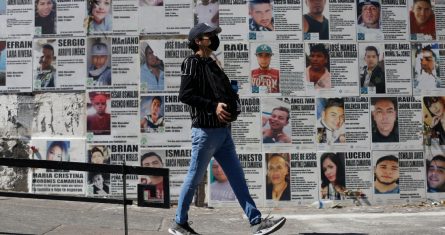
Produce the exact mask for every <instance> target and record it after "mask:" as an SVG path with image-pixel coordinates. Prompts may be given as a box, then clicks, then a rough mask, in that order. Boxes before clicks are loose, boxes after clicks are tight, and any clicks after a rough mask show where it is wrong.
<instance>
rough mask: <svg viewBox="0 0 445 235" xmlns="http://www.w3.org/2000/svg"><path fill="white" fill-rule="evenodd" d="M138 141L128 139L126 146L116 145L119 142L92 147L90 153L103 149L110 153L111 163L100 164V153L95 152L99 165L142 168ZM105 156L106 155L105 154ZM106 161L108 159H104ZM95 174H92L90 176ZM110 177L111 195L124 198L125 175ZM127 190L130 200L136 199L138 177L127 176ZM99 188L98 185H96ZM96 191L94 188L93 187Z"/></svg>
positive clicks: (111, 175) (112, 175)
mask: <svg viewBox="0 0 445 235" xmlns="http://www.w3.org/2000/svg"><path fill="white" fill-rule="evenodd" d="M137 142H138V141H137V139H136V138H133V139H128V141H127V143H126V144H116V143H118V141H116V142H115V143H113V144H111V145H105V146H104V145H90V150H89V152H92V151H93V149H94V148H95V147H96V148H99V149H100V147H102V148H103V149H104V150H107V151H108V154H109V160H108V161H109V162H107V160H104V161H103V163H100V162H101V160H100V153H99V152H95V153H94V154H95V155H97V158H96V159H99V160H96V161H97V162H98V164H111V165H122V164H124V163H125V165H129V166H140V165H139V144H138V143H137ZM104 155H105V153H104ZM91 157H93V154H91ZM104 159H106V158H104ZM91 161H94V158H93V159H91ZM91 174H93V173H92V172H90V175H91ZM109 175H110V185H109V186H110V187H109V189H110V190H109V195H111V196H112V197H117V198H121V197H122V196H123V185H124V181H123V175H122V174H109ZM125 180H126V187H127V188H126V190H127V194H128V195H127V196H128V197H130V198H136V197H137V196H136V194H137V184H138V175H126V179H125ZM94 186H96V187H97V185H94ZM93 189H94V187H93ZM88 192H89V194H91V187H89V191H88ZM94 192H97V190H96V191H95V190H93V194H95V193H94Z"/></svg>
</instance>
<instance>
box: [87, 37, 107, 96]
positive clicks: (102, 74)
mask: <svg viewBox="0 0 445 235" xmlns="http://www.w3.org/2000/svg"><path fill="white" fill-rule="evenodd" d="M86 50H87V63H86V69H87V71H86V72H85V75H86V76H87V79H86V86H87V88H88V89H93V88H94V89H101V88H109V87H110V86H111V84H112V78H113V76H112V70H111V69H112V67H111V66H112V63H111V60H112V56H111V38H109V37H98V38H87V48H86Z"/></svg>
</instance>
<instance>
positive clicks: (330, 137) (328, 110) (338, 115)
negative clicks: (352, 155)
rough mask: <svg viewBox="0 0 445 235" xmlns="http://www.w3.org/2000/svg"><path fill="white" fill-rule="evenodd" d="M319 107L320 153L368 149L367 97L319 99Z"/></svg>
mask: <svg viewBox="0 0 445 235" xmlns="http://www.w3.org/2000/svg"><path fill="white" fill-rule="evenodd" d="M316 106H317V108H316V111H317V136H316V142H317V149H318V150H325V151H326V150H337V151H340V150H352V149H358V150H360V149H363V150H364V149H369V144H370V139H371V136H370V135H369V133H370V129H369V126H368V125H366V124H367V123H369V99H368V98H367V97H344V98H317V105H316ZM364 124H365V125H364Z"/></svg>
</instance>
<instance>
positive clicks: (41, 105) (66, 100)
mask: <svg viewBox="0 0 445 235" xmlns="http://www.w3.org/2000/svg"><path fill="white" fill-rule="evenodd" d="M33 105H34V110H33V114H32V115H31V116H32V117H33V120H32V123H33V125H32V136H33V137H34V136H35V137H41V136H46V137H51V136H67V137H76V136H77V137H82V136H85V123H86V121H85V117H86V116H85V112H86V108H85V94H84V93H75V94H71V93H43V94H38V95H36V96H35V97H34V102H33Z"/></svg>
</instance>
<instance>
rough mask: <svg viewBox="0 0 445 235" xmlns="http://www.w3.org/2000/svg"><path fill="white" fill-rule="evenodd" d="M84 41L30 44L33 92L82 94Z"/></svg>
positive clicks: (48, 40)
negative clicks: (76, 91) (31, 46)
mask: <svg viewBox="0 0 445 235" xmlns="http://www.w3.org/2000/svg"><path fill="white" fill-rule="evenodd" d="M85 56H86V40H85V38H70V39H67V38H58V39H38V40H35V41H34V53H33V57H34V68H33V71H34V84H33V85H34V90H36V91H66V90H85V79H84V74H85V69H84V68H85Z"/></svg>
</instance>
